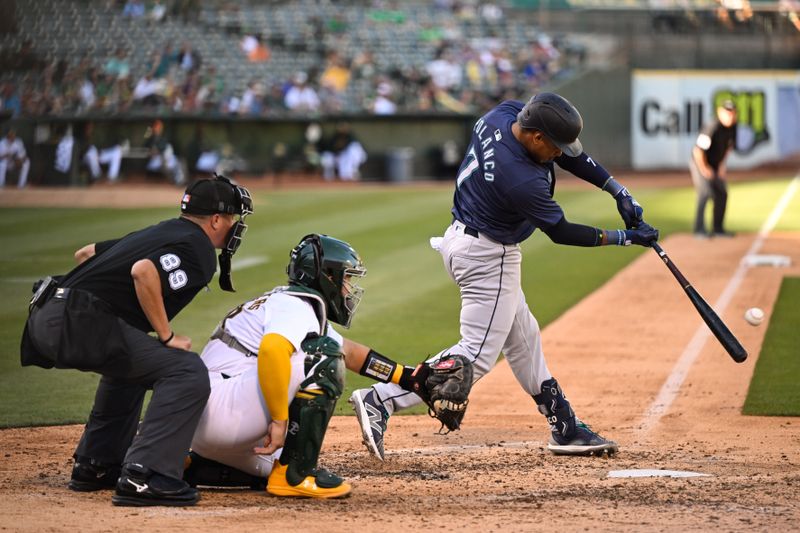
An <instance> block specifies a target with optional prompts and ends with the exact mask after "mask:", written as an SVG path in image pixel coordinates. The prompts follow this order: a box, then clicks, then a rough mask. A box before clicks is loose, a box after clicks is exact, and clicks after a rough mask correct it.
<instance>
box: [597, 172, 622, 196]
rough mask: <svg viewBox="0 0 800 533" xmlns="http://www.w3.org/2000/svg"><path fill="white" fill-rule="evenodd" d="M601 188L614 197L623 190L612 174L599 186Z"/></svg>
mask: <svg viewBox="0 0 800 533" xmlns="http://www.w3.org/2000/svg"><path fill="white" fill-rule="evenodd" d="M600 189H601V190H603V191H606V192H608V194H610V195H611V196H613V197H615V198H616V196H617V195H618V194H619V193H620V191H623V190H625V187H623V186H622V185H621V184H620V183H619V182H618V181H617V180H615V179H614V176H609V177H608V179H607V180H606V182H605V183H604V184H603V186H602V187H600Z"/></svg>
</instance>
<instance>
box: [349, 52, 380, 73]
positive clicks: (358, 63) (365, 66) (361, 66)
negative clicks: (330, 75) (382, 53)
mask: <svg viewBox="0 0 800 533" xmlns="http://www.w3.org/2000/svg"><path fill="white" fill-rule="evenodd" d="M350 70H351V71H352V73H353V78H354V79H358V80H371V79H372V78H373V76H375V74H377V73H378V67H377V66H375V56H374V54H373V53H372V50H370V49H369V48H364V49H361V50H359V51H358V52H356V55H355V57H354V58H353V61H352V62H351V64H350Z"/></svg>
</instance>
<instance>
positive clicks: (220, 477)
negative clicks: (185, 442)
mask: <svg viewBox="0 0 800 533" xmlns="http://www.w3.org/2000/svg"><path fill="white" fill-rule="evenodd" d="M183 480H184V481H185V482H186V483H188V484H189V485H191V486H192V487H197V486H198V485H202V486H207V487H249V488H251V489H253V490H264V488H265V487H266V486H267V480H266V479H265V478H263V477H258V476H253V475H251V474H248V473H247V472H242V471H241V470H239V469H237V468H233V467H232V466H228V465H224V464H222V463H218V462H217V461H214V460H213V459H207V458H205V457H203V456H202V455H199V454H197V453H196V452H189V455H187V456H186V460H185V461H184V471H183Z"/></svg>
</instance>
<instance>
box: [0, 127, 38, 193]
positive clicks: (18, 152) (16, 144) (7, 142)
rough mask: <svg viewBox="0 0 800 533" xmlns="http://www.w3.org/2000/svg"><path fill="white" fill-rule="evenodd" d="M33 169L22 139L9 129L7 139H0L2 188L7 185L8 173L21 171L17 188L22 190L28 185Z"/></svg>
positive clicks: (0, 182)
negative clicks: (31, 169) (29, 175)
mask: <svg viewBox="0 0 800 533" xmlns="http://www.w3.org/2000/svg"><path fill="white" fill-rule="evenodd" d="M30 168H31V160H30V159H28V154H27V152H26V151H25V145H24V144H23V142H22V139H20V138H19V137H17V132H16V130H15V129H14V128H9V129H8V131H7V132H6V135H5V137H3V138H2V139H0V188H2V187H5V185H6V173H7V172H8V171H9V170H17V171H19V179H18V180H17V187H19V188H20V189H21V188H23V187H25V185H26V184H27V183H28V171H29V170H30Z"/></svg>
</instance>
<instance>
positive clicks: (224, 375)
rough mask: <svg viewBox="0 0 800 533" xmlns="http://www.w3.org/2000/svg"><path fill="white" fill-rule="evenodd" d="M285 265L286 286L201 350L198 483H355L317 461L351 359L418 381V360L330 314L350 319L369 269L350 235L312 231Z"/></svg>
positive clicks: (408, 382) (235, 313) (371, 371)
mask: <svg viewBox="0 0 800 533" xmlns="http://www.w3.org/2000/svg"><path fill="white" fill-rule="evenodd" d="M287 271H288V274H289V285H288V286H284V287H278V288H276V289H273V290H272V291H269V292H266V293H264V294H262V295H261V296H259V297H257V298H254V299H252V300H249V301H247V302H244V303H243V304H241V305H239V306H238V307H236V308H235V309H233V310H232V311H230V312H229V313H228V314H227V316H226V317H225V319H224V320H223V321H222V322H221V323H220V324H219V326H218V327H217V329H216V330H215V331H214V333H213V334H212V335H211V341H210V342H209V343H208V344H207V345H206V347H205V349H204V350H203V353H202V358H203V361H204V362H205V364H206V366H207V367H208V370H209V377H210V382H211V395H210V397H209V399H208V403H207V404H206V408H205V411H204V412H203V415H202V418H201V419H200V423H199V425H198V428H197V430H196V432H195V435H194V439H193V441H192V453H191V454H190V461H191V464H190V465H188V468H187V470H186V472H185V474H184V479H186V480H187V481H188V482H190V483H191V484H194V485H197V484H201V485H217V486H219V485H222V486H226V485H233V486H241V485H244V486H250V487H252V488H261V487H263V484H264V481H265V479H266V478H268V481H267V486H266V489H267V491H268V492H269V493H271V494H274V495H277V496H300V497H313V498H338V497H341V496H345V495H347V494H348V493H349V492H350V490H351V487H350V485H349V484H348V483H347V482H345V481H344V480H343V479H341V478H340V477H338V476H336V475H334V474H331V473H330V472H328V471H326V470H323V469H319V468H318V467H317V459H318V456H319V451H320V448H321V446H322V440H323V438H324V435H325V431H326V429H327V426H328V422H329V420H330V416H331V414H332V413H333V408H334V406H335V404H336V400H337V399H338V398H339V396H340V395H341V392H342V388H343V386H344V368H345V365H346V367H347V368H349V369H350V370H352V371H354V372H359V373H361V374H362V375H365V376H368V377H371V378H372V379H375V380H378V381H382V382H390V383H397V384H400V385H401V386H403V387H406V389H407V390H412V388H413V378H412V374H414V373H415V372H414V371H415V370H417V369H416V368H415V367H405V366H402V365H398V364H397V363H395V362H394V361H392V360H391V359H389V358H387V357H385V356H383V355H381V354H379V353H377V352H375V351H374V350H371V349H370V348H368V347H367V346H364V345H362V344H359V343H356V342H354V341H350V340H348V339H345V338H343V337H342V336H341V335H340V334H339V333H338V332H337V331H336V330H335V329H334V328H333V327H332V326H331V325H330V323H329V322H328V320H331V321H333V322H336V323H338V324H340V325H342V326H344V327H349V325H350V322H351V320H352V319H353V315H354V313H355V311H356V308H357V306H358V303H359V302H360V300H361V296H362V293H363V290H362V289H361V288H360V287H359V286H358V284H357V282H358V280H359V279H360V278H361V277H363V276H364V275H365V274H366V269H365V268H364V265H363V263H362V261H361V259H360V257H359V255H358V254H357V253H356V251H355V250H354V249H353V248H352V247H351V246H350V245H349V244H347V243H346V242H343V241H340V240H338V239H334V238H333V237H330V236H327V235H317V234H312V235H308V236H306V237H304V238H303V239H302V240H301V241H300V243H299V244H298V245H297V246H296V247H295V248H294V250H292V252H291V254H290V262H289V266H288V268H287ZM423 374H424V372H420V371H417V372H416V373H415V375H416V376H421V375H423ZM448 377H449V376H448ZM454 379H455V378H454ZM457 386H458V385H457V384H456V387H457ZM417 390H419V387H417ZM425 392H427V390H426V391H425ZM429 394H433V395H434V396H436V392H435V391H433V392H431V393H429ZM287 430H288V435H287ZM284 438H285V440H284Z"/></svg>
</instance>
